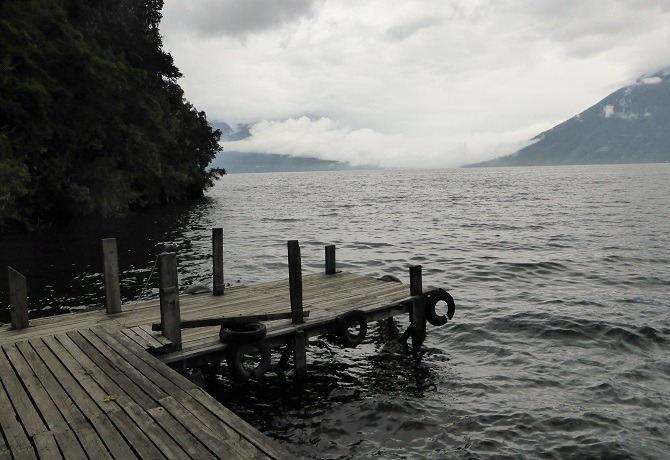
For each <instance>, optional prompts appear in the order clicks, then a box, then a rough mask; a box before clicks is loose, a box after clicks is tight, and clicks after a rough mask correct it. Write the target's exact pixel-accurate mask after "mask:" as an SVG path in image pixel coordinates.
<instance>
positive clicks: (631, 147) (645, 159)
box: [468, 69, 670, 167]
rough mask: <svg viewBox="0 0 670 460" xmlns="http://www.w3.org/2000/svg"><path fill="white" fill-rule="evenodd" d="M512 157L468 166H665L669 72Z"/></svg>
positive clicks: (669, 148)
mask: <svg viewBox="0 0 670 460" xmlns="http://www.w3.org/2000/svg"><path fill="white" fill-rule="evenodd" d="M532 140H533V141H534V142H533V143H532V144H530V145H528V146H526V147H524V148H522V149H521V150H519V151H517V152H516V153H513V154H511V155H506V156H503V157H499V158H494V159H492V160H488V161H483V162H480V163H475V164H471V165H468V167H491V166H549V165H580V164H617V163H620V164H624V163H665V162H670V69H666V70H664V71H661V72H659V73H657V74H655V75H652V76H645V77H642V78H640V79H638V80H637V81H636V82H635V84H633V85H630V86H626V87H624V88H621V89H619V90H617V91H615V92H613V93H612V94H610V95H609V96H607V97H605V98H604V99H603V100H601V101H600V102H598V103H597V104H595V105H594V106H592V107H590V108H589V109H587V110H585V111H583V112H582V113H580V114H579V115H576V116H574V117H572V118H570V119H569V120H566V121H564V122H563V123H561V124H559V125H557V126H554V127H553V128H551V129H550V130H548V131H545V132H543V133H541V134H539V135H538V136H536V137H534V138H533V139H532Z"/></svg>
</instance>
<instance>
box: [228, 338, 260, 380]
mask: <svg viewBox="0 0 670 460" xmlns="http://www.w3.org/2000/svg"><path fill="white" fill-rule="evenodd" d="M254 350H257V351H258V352H259V353H260V355H261V360H260V362H259V363H258V365H257V366H256V367H255V368H253V369H249V368H247V367H246V366H245V365H244V355H246V354H248V353H249V352H251V351H254ZM226 362H227V364H228V369H229V370H230V373H231V375H232V376H233V378H234V379H235V380H236V381H238V382H246V381H248V380H249V379H251V378H253V379H254V380H258V379H260V378H261V377H262V376H263V375H264V374H265V373H266V372H267V371H268V370H269V369H270V346H269V345H268V343H267V341H266V340H261V341H259V342H253V343H243V344H236V345H232V346H231V347H230V348H229V349H228V353H227V355H226Z"/></svg>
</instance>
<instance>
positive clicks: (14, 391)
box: [0, 346, 48, 438]
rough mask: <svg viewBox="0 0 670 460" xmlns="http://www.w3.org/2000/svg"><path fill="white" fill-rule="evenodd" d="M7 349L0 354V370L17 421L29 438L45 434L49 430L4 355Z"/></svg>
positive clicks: (0, 378) (0, 376) (3, 348)
mask: <svg viewBox="0 0 670 460" xmlns="http://www.w3.org/2000/svg"><path fill="white" fill-rule="evenodd" d="M5 349H6V348H5V347H4V346H3V347H2V351H3V352H2V353H0V369H2V373H1V374H0V380H1V381H2V384H3V385H4V387H5V390H6V391H7V396H8V398H9V399H10V400H11V404H12V405H13V406H14V410H15V413H16V416H17V419H18V420H20V421H21V424H22V425H23V426H24V428H25V429H26V434H27V435H28V438H30V437H33V436H35V435H37V434H39V433H45V432H47V431H48V429H47V427H46V425H45V424H44V422H43V421H42V418H41V417H40V415H39V413H38V412H37V410H36V409H35V407H34V406H33V403H32V401H31V399H30V397H29V396H28V394H27V393H26V392H25V391H24V388H23V384H22V383H21V380H20V379H19V377H18V375H17V374H16V373H15V371H14V369H13V367H12V365H11V364H10V362H9V359H8V358H7V356H6V355H5V353H4V352H5Z"/></svg>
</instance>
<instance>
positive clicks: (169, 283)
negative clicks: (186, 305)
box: [158, 252, 181, 351]
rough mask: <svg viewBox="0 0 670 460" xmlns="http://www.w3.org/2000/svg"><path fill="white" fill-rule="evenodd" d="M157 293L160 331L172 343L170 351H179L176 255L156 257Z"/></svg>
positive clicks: (179, 327) (179, 326) (164, 254)
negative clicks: (159, 308) (159, 310)
mask: <svg viewBox="0 0 670 460" xmlns="http://www.w3.org/2000/svg"><path fill="white" fill-rule="evenodd" d="M158 277H159V278H160V280H159V286H158V292H159V295H160V307H161V331H162V334H163V336H165V338H167V339H168V340H170V341H171V342H172V347H170V350H171V351H178V350H181V317H180V312H179V284H178V279H177V254H175V253H174V252H164V253H163V254H161V255H159V256H158Z"/></svg>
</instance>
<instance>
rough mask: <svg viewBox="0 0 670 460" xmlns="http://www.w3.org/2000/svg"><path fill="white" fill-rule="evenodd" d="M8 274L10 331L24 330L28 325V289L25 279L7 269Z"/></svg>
mask: <svg viewBox="0 0 670 460" xmlns="http://www.w3.org/2000/svg"><path fill="white" fill-rule="evenodd" d="M7 271H8V272H9V303H10V310H11V311H10V313H11V316H12V329H25V328H26V327H28V326H29V324H28V287H27V284H26V277H25V276H23V275H22V274H21V273H19V272H17V271H16V270H14V269H13V268H12V267H7Z"/></svg>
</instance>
